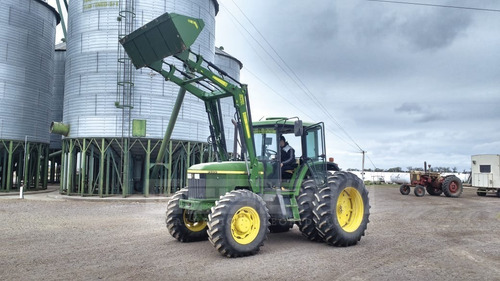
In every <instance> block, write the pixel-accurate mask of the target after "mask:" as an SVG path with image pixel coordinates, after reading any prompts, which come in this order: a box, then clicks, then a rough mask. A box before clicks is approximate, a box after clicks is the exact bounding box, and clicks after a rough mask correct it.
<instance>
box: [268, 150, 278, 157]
mask: <svg viewBox="0 0 500 281" xmlns="http://www.w3.org/2000/svg"><path fill="white" fill-rule="evenodd" d="M276 154H278V153H277V152H276V151H275V150H272V149H269V148H266V156H267V157H269V158H271V156H272V155H276Z"/></svg>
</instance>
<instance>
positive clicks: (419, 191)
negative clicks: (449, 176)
mask: <svg viewBox="0 0 500 281" xmlns="http://www.w3.org/2000/svg"><path fill="white" fill-rule="evenodd" d="M413 193H414V194H415V196H417V197H422V196H424V195H425V187H424V186H423V185H417V186H415V188H414V189H413Z"/></svg>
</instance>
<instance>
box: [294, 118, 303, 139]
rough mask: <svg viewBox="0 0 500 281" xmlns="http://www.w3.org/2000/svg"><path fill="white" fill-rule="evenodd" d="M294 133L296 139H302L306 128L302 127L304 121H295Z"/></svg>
mask: <svg viewBox="0 0 500 281" xmlns="http://www.w3.org/2000/svg"><path fill="white" fill-rule="evenodd" d="M293 132H294V134H295V136H296V137H301V136H302V135H303V134H304V127H303V126H302V120H297V121H295V124H294V125H293Z"/></svg>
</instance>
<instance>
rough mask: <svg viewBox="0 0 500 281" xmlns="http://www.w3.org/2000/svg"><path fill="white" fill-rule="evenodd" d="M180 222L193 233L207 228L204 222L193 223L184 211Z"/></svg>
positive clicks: (187, 212)
mask: <svg viewBox="0 0 500 281" xmlns="http://www.w3.org/2000/svg"><path fill="white" fill-rule="evenodd" d="M182 220H183V221H184V225H185V226H186V227H187V229H189V230H191V231H193V232H198V231H202V230H204V229H205V227H206V226H207V222H206V221H204V220H202V221H195V220H194V219H193V218H192V215H191V214H190V212H189V211H188V210H184V213H183V214H182Z"/></svg>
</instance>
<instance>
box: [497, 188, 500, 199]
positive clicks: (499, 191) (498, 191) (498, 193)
mask: <svg viewBox="0 0 500 281" xmlns="http://www.w3.org/2000/svg"><path fill="white" fill-rule="evenodd" d="M497 197H500V188H498V189H497Z"/></svg>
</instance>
